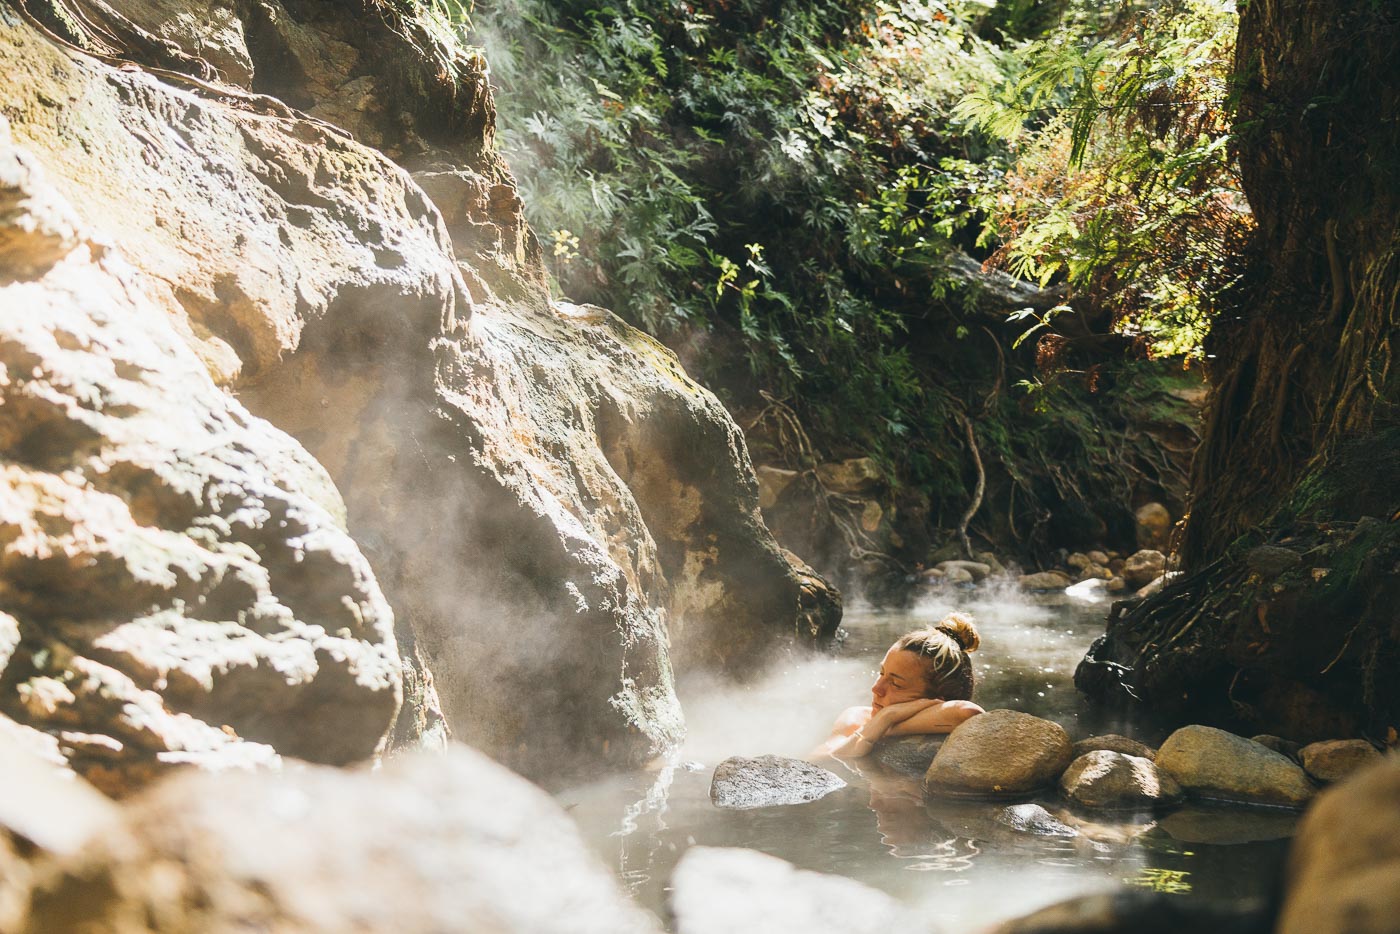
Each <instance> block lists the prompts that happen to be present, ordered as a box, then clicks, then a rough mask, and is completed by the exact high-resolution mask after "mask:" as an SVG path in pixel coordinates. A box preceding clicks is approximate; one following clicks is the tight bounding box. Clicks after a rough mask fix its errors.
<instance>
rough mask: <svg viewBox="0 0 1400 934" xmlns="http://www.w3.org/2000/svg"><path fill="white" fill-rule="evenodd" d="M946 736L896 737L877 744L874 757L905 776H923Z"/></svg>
mask: <svg viewBox="0 0 1400 934" xmlns="http://www.w3.org/2000/svg"><path fill="white" fill-rule="evenodd" d="M945 739H947V737H946V736H935V735H926V736H895V737H892V738H890V739H882V740H880V742H878V743H876V744H875V752H874V756H875V759H876V761H878V762H879V763H880V764H881V765H883V766H885V767H887V768H891V769H894V770H895V771H896V772H901V773H903V774H905V775H923V774H924V773H925V772H927V771H928V767H929V765H930V764H931V763H932V762H933V757H934V756H936V755H937V754H938V750H939V749H941V748H942V746H943V741H944V740H945Z"/></svg>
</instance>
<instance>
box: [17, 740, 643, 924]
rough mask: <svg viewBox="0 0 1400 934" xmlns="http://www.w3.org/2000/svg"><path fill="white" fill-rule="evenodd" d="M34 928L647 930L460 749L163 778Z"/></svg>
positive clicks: (520, 785)
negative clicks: (289, 769) (372, 762)
mask: <svg viewBox="0 0 1400 934" xmlns="http://www.w3.org/2000/svg"><path fill="white" fill-rule="evenodd" d="M156 868H158V870H159V871H153V870H154V869H156ZM31 910H32V917H31V925H32V928H33V929H34V930H41V931H68V930H102V931H109V932H112V934H128V932H130V934H136V932H145V931H149V930H152V929H153V926H154V927H156V928H158V929H160V930H168V931H208V932H215V934H217V932H234V931H248V930H277V931H324V932H334V931H390V930H392V931H405V932H414V931H419V932H435V931H450V930H462V929H470V930H478V931H532V932H539V934H547V932H560V934H563V932H566V931H567V932H570V934H575V932H589V931H593V932H599V934H602V932H610V934H611V932H619V934H621V932H636V934H644V932H645V934H656V932H657V931H658V930H659V927H658V925H657V923H656V921H655V919H654V918H652V917H651V916H650V915H648V914H647V913H646V912H644V911H642V910H641V909H639V908H637V907H636V906H634V905H633V904H632V903H631V901H630V900H629V899H627V898H626V897H625V896H624V895H623V893H622V891H621V890H620V888H619V886H618V884H617V881H616V880H615V879H614V878H613V876H612V874H611V873H610V872H609V871H608V870H607V869H606V868H605V867H604V866H603V865H602V864H601V863H599V862H598V860H597V858H596V857H595V856H593V854H592V853H591V852H590V851H589V850H588V848H587V846H585V845H584V843H583V840H582V839H581V838H580V837H579V834H578V831H577V830H576V829H575V828H574V826H573V824H572V822H571V821H570V820H569V818H568V817H567V815H565V813H564V812H563V810H562V809H561V808H560V807H559V805H558V804H556V803H555V802H554V801H553V800H552V799H551V798H550V797H549V796H548V795H546V794H545V793H544V792H543V791H541V790H539V789H538V788H535V787H533V786H532V785H530V784H529V783H528V782H526V781H524V780H522V779H521V778H520V777H518V776H516V775H513V774H511V773H510V772H509V771H507V770H506V769H504V768H502V767H501V766H499V765H496V764H495V763H493V762H491V761H490V760H488V759H487V758H486V757H485V756H482V755H481V754H479V753H476V752H473V751H472V750H469V749H466V748H465V747H453V748H451V749H450V750H449V751H448V752H447V753H446V754H427V753H418V754H414V755H404V756H402V757H399V758H397V759H395V760H394V761H392V762H390V763H389V764H388V765H387V766H386V767H385V768H384V769H382V770H381V771H378V772H369V771H358V772H354V771H342V770H336V769H328V768H320V767H308V768H306V769H305V770H303V771H299V772H295V773H287V774H282V775H273V774H251V773H225V774H220V775H210V774H205V773H199V772H187V773H185V774H183V775H179V776H176V777H174V778H172V779H169V780H168V781H166V782H163V783H161V784H159V785H157V786H155V787H154V788H153V789H151V790H149V791H148V792H146V793H145V794H143V795H141V796H140V797H139V798H137V799H135V800H134V801H133V802H132V803H131V804H130V806H129V807H128V808H126V809H125V811H124V813H123V817H122V821H121V823H120V825H119V826H117V827H115V828H112V829H110V830H108V831H105V832H100V833H99V834H97V836H95V837H94V838H93V839H92V840H91V841H90V842H89V843H88V845H87V846H86V847H84V848H83V849H82V850H81V851H80V852H79V853H78V854H76V855H75V856H73V857H71V858H69V859H67V860H65V861H63V862H61V863H60V864H59V865H58V867H57V871H56V872H54V873H52V874H51V875H50V876H49V877H48V878H46V879H45V880H43V881H41V882H40V884H39V886H38V887H37V889H36V892H35V897H34V900H33V905H32V909H31ZM150 919H158V920H156V921H151V920H150Z"/></svg>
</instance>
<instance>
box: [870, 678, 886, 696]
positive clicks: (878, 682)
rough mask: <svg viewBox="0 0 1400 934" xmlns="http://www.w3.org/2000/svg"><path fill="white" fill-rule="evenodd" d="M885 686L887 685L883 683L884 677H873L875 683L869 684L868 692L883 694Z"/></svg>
mask: <svg viewBox="0 0 1400 934" xmlns="http://www.w3.org/2000/svg"><path fill="white" fill-rule="evenodd" d="M886 687H888V685H887V684H886V683H885V679H884V678H876V679H875V683H874V684H873V685H872V686H871V688H870V693H872V694H883V693H885V688H886Z"/></svg>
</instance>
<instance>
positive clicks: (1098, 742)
mask: <svg viewBox="0 0 1400 934" xmlns="http://www.w3.org/2000/svg"><path fill="white" fill-rule="evenodd" d="M1096 749H1107V750H1109V751H1110V752H1121V753H1122V754H1123V755H1125V756H1137V757H1138V758H1140V759H1147V760H1148V761H1149V762H1150V761H1152V760H1154V759H1156V758H1157V750H1155V749H1153V748H1152V747H1151V746H1149V745H1147V744H1146V743H1140V742H1138V741H1137V740H1135V739H1130V738H1128V737H1126V736H1120V735H1119V734H1117V733H1105V734H1103V735H1102V736H1090V737H1089V738H1088V739H1081V740H1080V741H1079V742H1077V743H1075V744H1074V757H1075V758H1076V759H1078V758H1079V757H1080V756H1082V755H1085V754H1086V753H1090V752H1093V751H1094V750H1096Z"/></svg>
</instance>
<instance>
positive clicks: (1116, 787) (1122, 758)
mask: <svg viewBox="0 0 1400 934" xmlns="http://www.w3.org/2000/svg"><path fill="white" fill-rule="evenodd" d="M1060 792H1061V793H1062V794H1064V796H1065V797H1066V798H1068V799H1069V800H1070V801H1072V802H1074V803H1075V804H1078V805H1080V806H1082V807H1086V808H1096V809H1101V810H1106V811H1137V810H1144V811H1148V810H1155V809H1158V808H1164V807H1172V806H1174V805H1176V804H1179V803H1181V800H1182V798H1183V797H1184V796H1183V794H1182V791H1181V786H1180V785H1178V784H1177V783H1176V781H1175V780H1174V779H1173V778H1172V777H1171V776H1170V775H1165V774H1163V773H1161V772H1160V771H1159V770H1158V769H1157V768H1156V766H1154V765H1153V764H1152V762H1151V760H1149V759H1143V758H1140V757H1138V756H1129V755H1124V754H1123V753H1121V752H1113V751H1112V750H1108V749H1098V750H1095V751H1093V752H1088V753H1085V754H1084V755H1082V756H1080V757H1079V758H1077V759H1075V760H1074V761H1073V762H1071V763H1070V765H1069V768H1067V769H1065V771H1064V774H1063V775H1061V776H1060Z"/></svg>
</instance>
